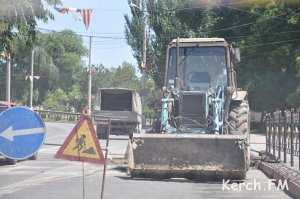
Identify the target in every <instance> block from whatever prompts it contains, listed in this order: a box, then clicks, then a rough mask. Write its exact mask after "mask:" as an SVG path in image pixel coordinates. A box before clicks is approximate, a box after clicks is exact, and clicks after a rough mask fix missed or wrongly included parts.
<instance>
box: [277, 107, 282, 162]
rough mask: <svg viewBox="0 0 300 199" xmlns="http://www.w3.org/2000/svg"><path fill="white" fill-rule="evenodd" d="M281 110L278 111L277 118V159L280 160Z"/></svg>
mask: <svg viewBox="0 0 300 199" xmlns="http://www.w3.org/2000/svg"><path fill="white" fill-rule="evenodd" d="M281 114H282V113H281V110H280V111H279V117H278V125H277V129H278V132H277V133H278V159H281V132H282V125H281V122H282V121H281Z"/></svg>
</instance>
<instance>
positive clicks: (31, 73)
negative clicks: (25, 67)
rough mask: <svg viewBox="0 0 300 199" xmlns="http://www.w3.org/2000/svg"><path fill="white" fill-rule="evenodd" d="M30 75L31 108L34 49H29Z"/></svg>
mask: <svg viewBox="0 0 300 199" xmlns="http://www.w3.org/2000/svg"><path fill="white" fill-rule="evenodd" d="M30 65H31V66H30V68H31V69H30V71H31V72H30V77H29V80H30V108H31V109H32V108H33V79H34V76H33V65H34V49H32V50H31V64H30Z"/></svg>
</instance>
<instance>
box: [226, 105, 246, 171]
mask: <svg viewBox="0 0 300 199" xmlns="http://www.w3.org/2000/svg"><path fill="white" fill-rule="evenodd" d="M228 119H229V120H228V122H229V133H230V134H233V135H246V136H247V141H246V143H245V147H246V148H245V150H246V156H245V158H246V159H245V160H246V165H245V168H246V170H249V167H250V161H251V160H250V109H249V104H248V101H247V100H243V101H236V102H233V103H232V104H231V107H230V112H229V118H228Z"/></svg>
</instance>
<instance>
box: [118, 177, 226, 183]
mask: <svg viewBox="0 0 300 199" xmlns="http://www.w3.org/2000/svg"><path fill="white" fill-rule="evenodd" d="M115 177H117V178H119V179H122V180H132V181H154V182H155V181H156V182H158V181H159V182H176V183H199V184H200V183H205V184H222V182H219V181H204V180H203V181H200V180H189V179H185V178H170V179H156V178H140V177H139V178H136V177H134V178H133V177H131V176H115Z"/></svg>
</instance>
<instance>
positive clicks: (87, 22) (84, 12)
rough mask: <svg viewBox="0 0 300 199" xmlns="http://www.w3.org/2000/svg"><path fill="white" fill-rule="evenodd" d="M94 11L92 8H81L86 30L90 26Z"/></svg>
mask: <svg viewBox="0 0 300 199" xmlns="http://www.w3.org/2000/svg"><path fill="white" fill-rule="evenodd" d="M92 11H93V10H92V9H81V10H80V14H81V16H82V19H83V23H84V25H85V29H86V30H87V29H88V28H89V25H90V21H91V14H92Z"/></svg>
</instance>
